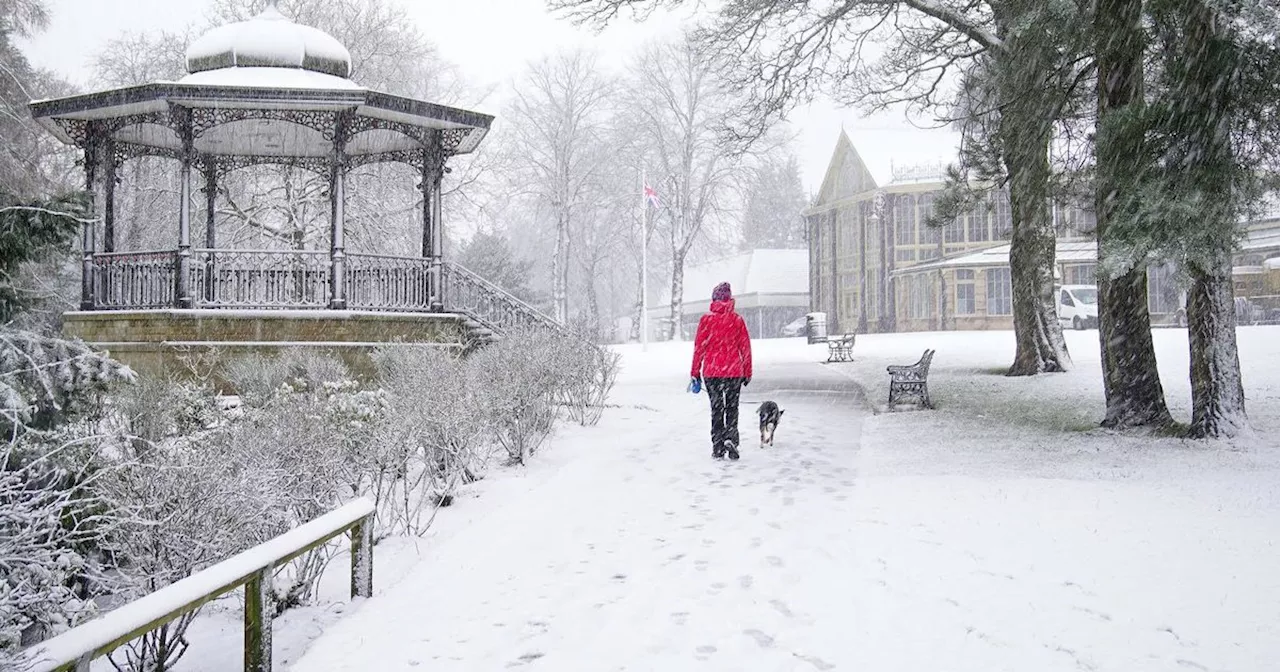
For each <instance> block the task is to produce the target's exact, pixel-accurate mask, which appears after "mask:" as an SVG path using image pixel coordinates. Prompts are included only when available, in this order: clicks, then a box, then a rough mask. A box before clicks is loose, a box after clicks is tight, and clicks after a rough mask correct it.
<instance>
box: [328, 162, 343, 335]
mask: <svg viewBox="0 0 1280 672" xmlns="http://www.w3.org/2000/svg"><path fill="white" fill-rule="evenodd" d="M346 173H347V171H346V167H345V166H344V165H342V163H341V159H338V160H335V161H334V163H333V164H332V165H330V166H329V210H330V213H331V214H330V225H331V231H330V233H329V258H330V261H331V266H330V268H331V270H330V275H329V283H330V293H329V296H330V299H329V307H330V308H333V309H334V310H343V309H345V308H346V307H347V253H346V242H345V240H344V238H345V237H346V201H347V193H346V191H347V187H346V183H347V177H346Z"/></svg>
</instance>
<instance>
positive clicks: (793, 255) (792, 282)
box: [658, 249, 809, 305]
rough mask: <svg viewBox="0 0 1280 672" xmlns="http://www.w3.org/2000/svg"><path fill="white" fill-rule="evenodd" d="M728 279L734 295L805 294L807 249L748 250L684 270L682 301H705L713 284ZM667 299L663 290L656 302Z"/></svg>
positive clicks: (663, 301)
mask: <svg viewBox="0 0 1280 672" xmlns="http://www.w3.org/2000/svg"><path fill="white" fill-rule="evenodd" d="M722 282H728V283H729V284H730V285H731V286H732V287H733V295H734V296H735V297H746V296H750V295H763V294H796V295H805V296H807V295H808V294H809V250H768V249H766V250H751V251H749V252H743V253H741V254H735V255H733V256H731V257H723V258H721V259H715V260H712V261H707V262H703V263H701V264H693V265H690V266H689V267H687V268H686V269H685V271H684V297H683V300H684V302H685V303H694V302H697V301H709V300H710V299H711V290H712V289H714V288H715V286H716V285H718V284H720V283H722ZM670 302H671V290H670V289H667V290H664V291H663V293H662V297H661V299H660V300H659V304H658V305H663V304H668V303H670Z"/></svg>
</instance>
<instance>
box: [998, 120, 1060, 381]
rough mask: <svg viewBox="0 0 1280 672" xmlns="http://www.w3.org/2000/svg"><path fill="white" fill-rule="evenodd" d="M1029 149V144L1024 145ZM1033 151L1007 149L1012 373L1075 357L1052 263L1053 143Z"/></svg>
mask: <svg viewBox="0 0 1280 672" xmlns="http://www.w3.org/2000/svg"><path fill="white" fill-rule="evenodd" d="M1024 147H1026V146H1025V145H1024ZM1042 147H1043V151H1039V148H1033V147H1026V148H1027V149H1031V150H1033V151H1028V152H1026V153H1025V154H1024V153H1023V152H1021V151H1012V152H1010V151H1006V156H1007V157H1009V156H1014V157H1017V158H1016V159H1014V160H1012V161H1010V160H1009V159H1008V158H1006V161H1008V162H1009V167H1010V171H1009V172H1010V174H1011V175H1012V176H1013V179H1011V180H1010V186H1009V196H1010V200H1011V202H1012V206H1013V221H1014V225H1013V239H1012V240H1011V241H1010V243H1009V270H1010V278H1011V279H1012V283H1013V288H1012V289H1013V331H1014V338H1015V340H1016V343H1017V349H1016V351H1015V354H1014V360H1013V366H1012V367H1010V368H1009V372H1008V375H1010V376H1032V375H1035V374H1037V373H1054V372H1061V371H1066V370H1067V367H1068V366H1069V365H1070V362H1071V356H1070V355H1069V354H1068V353H1067V344H1066V341H1065V340H1064V339H1063V336H1062V324H1061V323H1060V322H1058V313H1057V309H1056V306H1055V304H1054V298H1055V297H1054V290H1053V266H1054V263H1055V262H1054V258H1055V253H1056V252H1057V250H1056V247H1057V237H1056V235H1055V232H1054V230H1053V221H1052V218H1051V217H1050V216H1049V207H1048V200H1047V199H1048V194H1047V193H1046V191H1047V189H1046V187H1047V186H1048V181H1049V161H1048V146H1047V144H1046V145H1043V146H1042Z"/></svg>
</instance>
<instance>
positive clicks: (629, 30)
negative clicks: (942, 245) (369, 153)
mask: <svg viewBox="0 0 1280 672" xmlns="http://www.w3.org/2000/svg"><path fill="white" fill-rule="evenodd" d="M395 1H398V2H402V3H404V5H405V6H406V7H408V8H409V11H410V13H412V14H413V15H414V16H415V17H416V19H417V21H418V24H419V26H420V28H421V29H422V31H423V32H424V33H425V34H426V35H427V37H428V38H429V39H430V40H432V41H433V42H435V44H436V45H437V46H438V47H439V48H440V52H441V55H442V56H443V57H444V58H445V59H447V60H449V61H452V62H454V63H456V64H458V66H459V67H460V69H461V71H462V74H463V76H464V77H466V78H467V79H468V80H469V81H470V83H471V84H472V85H474V86H477V87H479V86H484V85H485V84H489V83H498V82H506V81H509V80H510V79H511V78H512V77H514V76H517V75H518V74H519V73H520V70H521V68H522V67H523V65H524V64H525V63H526V62H528V61H529V60H531V59H534V58H537V57H539V56H541V55H543V54H546V53H549V52H553V51H555V50H556V49H557V48H559V47H560V46H561V45H578V44H588V45H592V46H596V47H597V49H598V50H599V51H600V53H601V61H602V63H603V64H604V65H606V66H612V65H618V64H620V63H621V62H622V61H623V60H624V59H625V58H626V57H627V55H628V53H629V51H630V50H631V49H633V48H634V47H635V46H637V45H639V44H641V43H642V42H644V41H646V40H649V39H653V38H656V37H660V36H662V35H664V34H670V33H671V32H672V31H674V30H675V29H677V28H678V27H679V25H680V23H681V19H680V17H678V16H670V15H667V16H662V17H655V18H654V19H651V20H650V21H649V22H647V23H645V24H641V25H635V24H618V25H615V26H612V27H610V28H609V29H608V30H607V31H606V32H605V33H604V34H603V35H601V36H595V35H594V34H593V33H592V32H591V31H589V30H587V29H580V28H577V27H574V26H573V25H571V24H570V23H569V22H567V21H564V20H561V19H557V18H554V17H552V16H551V15H550V14H549V13H548V12H547V11H546V9H545V4H544V3H543V2H542V1H541V0H395ZM49 5H50V8H51V10H52V13H53V21H52V24H51V26H50V28H49V30H47V31H45V32H44V33H42V34H41V35H38V36H37V37H36V38H35V39H33V40H30V41H28V42H26V43H25V44H24V45H23V46H24V48H25V50H26V53H27V56H28V58H30V60H31V61H32V63H33V64H34V65H36V66H38V67H43V68H48V69H50V70H54V71H56V72H58V73H60V74H62V75H63V76H64V77H66V78H67V79H69V80H70V81H72V82H74V83H76V84H78V85H80V86H83V87H86V88H87V89H93V88H95V86H94V84H93V82H92V81H90V62H91V61H92V58H93V56H94V55H95V54H96V53H98V52H99V51H100V50H101V49H102V48H103V46H104V45H105V44H106V43H107V41H108V40H110V39H111V38H113V37H115V36H117V35H119V34H120V33H122V32H124V31H127V30H135V31H143V32H145V31H149V30H157V29H174V30H176V29H180V28H182V27H184V26H186V25H187V24H192V23H194V24H197V25H199V24H202V23H203V18H204V13H205V10H206V8H207V6H208V2H207V0H49ZM604 45H607V46H604ZM499 104H500V101H497V100H495V101H494V102H493V103H491V105H494V106H495V108H496V106H498V105H499ZM479 111H481V112H487V113H490V114H500V113H501V110H500V109H491V108H490V107H489V106H482V107H481V109H480V110H479ZM790 122H791V123H792V125H793V126H794V127H795V128H796V129H799V131H800V134H799V137H798V140H797V144H796V146H795V148H794V151H795V152H796V154H797V156H798V157H799V159H800V163H801V168H802V170H803V176H804V185H805V189H806V190H807V191H810V192H812V191H816V190H817V189H818V187H819V186H820V185H821V182H822V178H823V175H824V174H825V171H826V166H827V162H828V161H829V160H830V158H831V152H832V150H833V148H834V147H835V142H836V138H837V137H838V136H839V134H840V129H841V127H842V126H843V127H844V128H845V130H846V131H847V132H848V133H849V136H850V138H851V139H852V140H853V143H854V145H855V146H856V147H857V148H858V151H859V152H860V153H861V154H862V157H863V159H864V160H865V161H866V162H867V165H868V167H870V169H871V171H872V173H874V174H875V177H876V179H877V181H879V182H880V183H882V184H883V183H886V182H888V180H889V174H890V173H889V166H890V162H893V163H895V164H897V165H904V164H913V163H925V162H934V161H939V160H943V161H949V160H951V159H952V157H953V156H954V153H955V147H956V136H955V134H954V133H950V132H947V131H938V130H919V129H916V128H914V127H913V126H911V125H910V124H909V123H908V122H906V121H905V119H904V118H903V115H902V113H901V112H893V113H887V114H882V115H878V116H876V117H871V118H866V117H863V116H862V115H860V114H858V113H857V112H856V111H854V110H848V109H841V108H838V107H837V106H835V105H832V104H829V103H827V104H815V105H813V106H810V107H808V108H805V109H802V110H798V111H797V112H796V113H795V114H793V115H792V117H791V118H790Z"/></svg>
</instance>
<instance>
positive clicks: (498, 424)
mask: <svg viewBox="0 0 1280 672" xmlns="http://www.w3.org/2000/svg"><path fill="white" fill-rule="evenodd" d="M467 364H468V366H469V369H470V375H469V378H470V379H471V382H472V384H474V385H475V391H476V395H477V397H478V400H479V403H480V408H481V409H482V411H483V413H484V415H485V417H486V419H487V424H488V426H489V432H490V434H491V436H492V438H493V440H494V441H496V442H497V443H498V445H500V446H502V447H503V448H505V449H506V451H507V454H508V456H510V458H511V461H512V462H514V463H517V464H524V463H525V460H527V459H528V458H529V456H530V455H532V454H533V453H534V451H536V450H537V449H538V447H539V446H541V445H542V442H543V441H545V440H546V438H547V436H548V435H549V434H550V433H551V428H552V425H553V423H554V422H555V406H554V405H553V402H554V400H555V399H554V397H555V394H556V392H557V390H558V389H559V385H560V380H561V379H562V378H563V375H562V373H561V372H559V371H558V367H557V365H556V357H555V347H554V342H553V341H552V339H551V337H550V336H549V335H548V334H546V333H545V332H541V331H513V332H511V333H508V334H506V335H505V336H503V338H502V339H501V340H499V341H497V342H496V343H493V344H491V345H488V346H485V347H484V348H482V349H481V350H480V351H479V352H476V353H475V354H473V355H471V356H470V357H469V358H468V359H467Z"/></svg>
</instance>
